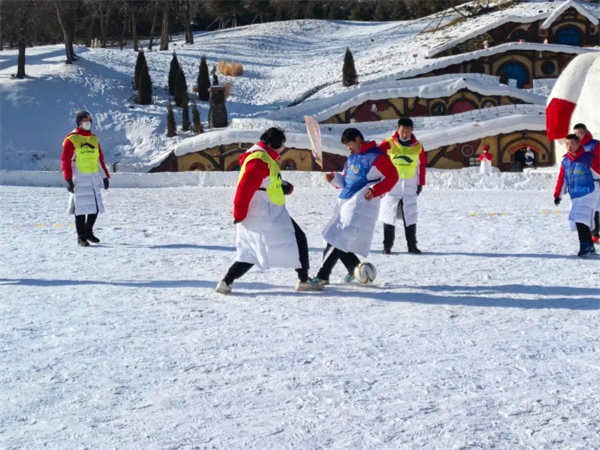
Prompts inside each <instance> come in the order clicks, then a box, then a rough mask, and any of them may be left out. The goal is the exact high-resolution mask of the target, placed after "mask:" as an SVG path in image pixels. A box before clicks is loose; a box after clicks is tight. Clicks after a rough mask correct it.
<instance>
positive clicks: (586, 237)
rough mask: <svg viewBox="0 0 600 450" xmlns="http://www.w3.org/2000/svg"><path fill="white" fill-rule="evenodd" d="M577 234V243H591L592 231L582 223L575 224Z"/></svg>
mask: <svg viewBox="0 0 600 450" xmlns="http://www.w3.org/2000/svg"><path fill="white" fill-rule="evenodd" d="M576 225H577V234H579V242H582V243H583V242H585V243H591V242H592V231H591V230H590V227H588V226H587V225H584V224H582V223H576Z"/></svg>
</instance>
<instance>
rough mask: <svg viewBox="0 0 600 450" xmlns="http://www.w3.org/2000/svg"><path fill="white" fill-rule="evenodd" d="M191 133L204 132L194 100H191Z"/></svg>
mask: <svg viewBox="0 0 600 450" xmlns="http://www.w3.org/2000/svg"><path fill="white" fill-rule="evenodd" d="M192 133H194V134H202V133H204V128H202V121H201V120H200V112H199V111H198V108H197V107H196V103H194V102H192Z"/></svg>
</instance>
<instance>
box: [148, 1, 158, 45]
mask: <svg viewBox="0 0 600 450" xmlns="http://www.w3.org/2000/svg"><path fill="white" fill-rule="evenodd" d="M152 10H153V14H152V28H150V41H149V42H148V50H152V44H153V43H154V33H156V26H157V24H158V13H159V8H158V2H157V1H156V0H155V1H153V2H152Z"/></svg>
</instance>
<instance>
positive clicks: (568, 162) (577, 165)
mask: <svg viewBox="0 0 600 450" xmlns="http://www.w3.org/2000/svg"><path fill="white" fill-rule="evenodd" d="M593 160H594V155H593V154H592V153H590V152H586V151H584V149H581V150H580V151H579V152H577V154H576V155H575V156H571V155H569V154H567V155H566V156H565V157H564V158H563V160H562V164H561V168H560V174H559V177H558V182H559V183H558V184H557V186H556V188H557V190H556V192H560V190H562V184H563V183H562V182H563V180H564V182H566V183H567V191H568V192H569V195H570V196H571V198H579V197H583V196H584V195H588V194H590V193H592V192H594V189H595V186H594V184H595V183H594V178H593V176H592V168H591V167H592V161H593ZM556 196H557V195H556V194H555V197H556ZM558 196H560V195H558Z"/></svg>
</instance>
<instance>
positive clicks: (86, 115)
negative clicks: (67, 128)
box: [75, 111, 94, 126]
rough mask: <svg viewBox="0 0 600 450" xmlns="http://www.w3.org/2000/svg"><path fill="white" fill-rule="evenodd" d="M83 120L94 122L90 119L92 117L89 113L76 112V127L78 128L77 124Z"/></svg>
mask: <svg viewBox="0 0 600 450" xmlns="http://www.w3.org/2000/svg"><path fill="white" fill-rule="evenodd" d="M83 119H90V120H91V121H92V122H93V121H94V120H93V119H92V115H91V114H90V113H89V112H87V111H77V113H76V116H75V122H76V123H77V126H79V122H81V121H82V120H83Z"/></svg>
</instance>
